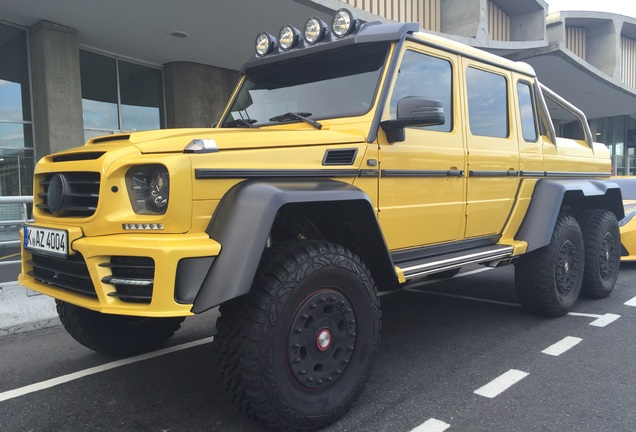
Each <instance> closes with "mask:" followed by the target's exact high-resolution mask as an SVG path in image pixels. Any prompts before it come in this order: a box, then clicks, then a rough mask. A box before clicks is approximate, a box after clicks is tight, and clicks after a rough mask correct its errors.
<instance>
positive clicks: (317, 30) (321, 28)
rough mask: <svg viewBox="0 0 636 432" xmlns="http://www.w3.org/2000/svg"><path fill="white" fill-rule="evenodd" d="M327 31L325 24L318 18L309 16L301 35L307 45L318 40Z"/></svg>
mask: <svg viewBox="0 0 636 432" xmlns="http://www.w3.org/2000/svg"><path fill="white" fill-rule="evenodd" d="M326 32H327V24H325V22H324V21H323V20H321V19H320V18H316V17H314V18H309V20H308V21H307V23H306V24H305V31H304V32H303V35H304V37H305V41H306V42H307V43H308V44H309V45H313V44H315V43H316V42H319V41H320V40H321V39H322V38H323V37H325V33H326Z"/></svg>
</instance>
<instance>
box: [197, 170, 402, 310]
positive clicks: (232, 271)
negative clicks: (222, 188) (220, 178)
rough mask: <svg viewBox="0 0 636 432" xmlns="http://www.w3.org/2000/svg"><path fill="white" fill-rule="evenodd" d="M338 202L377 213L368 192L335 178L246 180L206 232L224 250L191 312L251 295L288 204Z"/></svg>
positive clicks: (225, 200) (228, 196) (222, 205)
mask: <svg viewBox="0 0 636 432" xmlns="http://www.w3.org/2000/svg"><path fill="white" fill-rule="evenodd" d="M334 201H344V202H348V203H352V202H353V203H355V204H356V205H357V206H363V207H366V208H368V209H369V211H370V213H371V214H372V213H373V206H372V204H371V201H370V200H369V197H368V196H367V195H366V194H365V193H364V192H363V191H361V190H360V189H358V188H356V187H354V186H352V185H350V184H346V183H342V182H338V181H335V180H274V181H264V180H246V181H244V182H242V183H239V184H238V185H236V186H235V187H234V188H232V189H231V190H230V191H229V192H228V193H227V194H226V196H225V197H224V198H223V200H222V201H221V203H220V204H219V207H218V208H217V211H216V213H215V214H214V216H213V218H212V221H211V223H210V225H209V227H208V229H207V232H208V234H209V236H210V237H211V238H213V239H214V240H216V241H218V242H219V243H220V244H221V245H222V250H221V253H220V255H219V256H218V257H217V258H216V259H215V261H214V264H213V265H212V267H211V269H210V271H209V273H208V275H207V277H206V278H205V280H204V281H203V284H202V286H201V289H200V290H199V293H198V294H197V296H196V299H195V301H194V306H193V308H192V312H194V313H200V312H203V311H205V310H207V309H210V308H212V307H214V306H216V305H219V304H221V303H223V302H225V301H227V300H230V299H232V298H235V297H238V296H241V295H243V294H247V293H248V292H249V290H250V288H251V286H252V281H253V279H254V276H255V274H256V270H257V268H258V265H259V262H260V260H261V257H262V255H263V251H264V249H265V246H266V243H267V238H268V236H269V234H270V230H271V228H272V225H273V223H274V219H275V218H276V214H277V212H278V211H279V209H280V208H281V207H282V206H283V205H286V204H289V203H316V202H324V203H330V204H332V203H333V202H334ZM378 232H379V227H378ZM380 237H381V233H380ZM387 257H388V252H387ZM388 260H389V263H390V258H388Z"/></svg>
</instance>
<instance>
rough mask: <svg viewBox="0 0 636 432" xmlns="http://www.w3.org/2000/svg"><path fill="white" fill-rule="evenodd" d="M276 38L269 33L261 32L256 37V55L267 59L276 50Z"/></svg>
mask: <svg viewBox="0 0 636 432" xmlns="http://www.w3.org/2000/svg"><path fill="white" fill-rule="evenodd" d="M274 44H275V41H274V37H273V36H272V35H270V34H269V33H265V32H261V33H259V34H258V36H256V55H258V56H259V57H265V56H266V55H267V54H269V53H271V52H272V50H273V49H274Z"/></svg>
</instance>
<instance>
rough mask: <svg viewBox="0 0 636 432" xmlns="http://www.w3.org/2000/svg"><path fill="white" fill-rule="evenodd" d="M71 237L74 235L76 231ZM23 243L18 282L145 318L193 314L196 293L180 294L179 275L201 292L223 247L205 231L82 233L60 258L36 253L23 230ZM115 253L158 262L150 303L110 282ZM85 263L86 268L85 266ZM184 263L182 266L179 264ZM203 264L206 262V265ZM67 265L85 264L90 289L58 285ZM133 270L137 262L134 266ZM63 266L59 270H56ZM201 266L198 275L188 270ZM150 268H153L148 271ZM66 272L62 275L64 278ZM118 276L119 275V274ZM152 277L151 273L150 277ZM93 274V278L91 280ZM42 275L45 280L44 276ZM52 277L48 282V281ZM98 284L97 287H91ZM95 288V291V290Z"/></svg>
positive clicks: (102, 309)
mask: <svg viewBox="0 0 636 432" xmlns="http://www.w3.org/2000/svg"><path fill="white" fill-rule="evenodd" d="M71 237H73V236H72V235H71ZM20 238H21V240H22V241H21V243H22V272H21V273H20V275H19V277H18V282H19V283H20V284H21V285H23V286H25V287H27V288H29V289H32V290H34V291H37V292H40V293H42V294H46V295H48V296H51V297H54V298H56V299H59V300H62V301H65V302H68V303H71V304H74V305H77V306H80V307H83V308H86V309H91V310H94V311H98V312H102V313H108V314H117V315H131V316H145V317H177V316H190V315H193V313H192V312H191V309H192V303H191V301H192V300H194V298H193V297H194V296H193V295H192V294H191V295H190V296H189V297H191V301H189V302H188V303H186V304H184V303H183V301H181V302H179V301H177V299H176V298H175V286H176V285H177V279H178V280H179V283H180V284H181V285H184V284H185V283H186V282H189V281H191V282H192V284H193V286H192V287H189V288H188V289H187V291H188V292H189V293H193V292H196V290H198V287H197V286H196V284H198V286H199V287H200V283H201V282H202V281H203V278H204V277H205V275H206V274H207V270H206V267H207V268H208V269H209V265H211V264H212V261H213V257H216V256H218V254H219V253H220V251H221V245H220V244H219V243H218V242H216V241H214V240H212V239H210V238H209V237H208V235H207V234H205V233H195V234H143V233H140V234H136V233H135V234H118V235H110V236H100V237H79V238H77V239H75V240H73V241H72V244H71V247H70V250H69V254H70V256H69V259H67V260H60V259H52V258H50V257H46V256H42V255H39V254H36V255H37V256H36V257H35V259H34V256H33V254H32V253H31V252H30V251H28V250H25V249H24V241H23V230H20ZM113 257H117V258H116V259H119V260H121V259H122V258H123V259H124V260H129V261H131V262H135V260H138V259H143V260H146V262H152V263H153V264H154V269H153V270H154V271H151V273H150V274H151V280H152V285H150V287H149V289H150V291H149V292H150V294H151V295H149V296H148V299H147V300H145V301H139V300H136V299H132V300H131V298H130V297H127V296H126V295H121V293H118V290H119V288H118V286H116V285H115V284H110V283H106V282H104V279H105V278H106V280H107V281H108V280H109V277H113V272H114V270H113V269H114V268H115V267H118V265H117V264H115V265H113V259H112V258H113ZM35 261H38V262H39V263H36V264H35V267H37V268H38V271H40V272H41V271H42V270H41V269H42V268H46V269H47V270H45V271H46V272H48V273H49V274H50V275H51V276H50V277H48V278H46V277H45V278H43V277H42V276H41V273H40V276H38V275H36V272H34V262H35ZM193 261H196V262H198V265H194V266H193V265H183V264H184V263H191V262H193ZM83 263H85V268H84V266H83ZM180 263H182V265H181V266H180V265H179V264H180ZM201 264H203V265H201ZM65 267H73V269H75V268H79V269H80V272H79V273H81V274H79V275H78V278H79V280H82V279H84V280H85V284H84V286H85V287H86V288H82V289H81V290H78V289H76V287H74V286H71V285H69V284H67V283H59V284H57V280H58V276H59V280H62V279H63V271H65V270H63V269H64V268H65ZM129 267H131V268H132V271H133V272H134V271H135V268H134V267H135V266H134V265H130V266H129ZM58 268H59V269H60V270H59V273H57V272H56V269H58ZM179 268H180V269H181V270H180V271H181V274H180V275H179V277H178V278H177V270H178V269H179ZM192 269H196V270H197V271H196V272H195V273H197V274H192V273H189V274H187V275H186V274H184V272H192ZM146 271H150V270H146ZM60 275H61V276H60ZM115 276H117V275H116V274H115ZM144 277H145V278H146V279H147V278H148V276H147V275H145V276H144ZM89 278H90V281H89ZM38 279H39V280H38ZM43 279H44V280H48V281H47V282H43V281H42V280H43ZM90 285H92V287H91V286H90ZM93 290H94V291H93Z"/></svg>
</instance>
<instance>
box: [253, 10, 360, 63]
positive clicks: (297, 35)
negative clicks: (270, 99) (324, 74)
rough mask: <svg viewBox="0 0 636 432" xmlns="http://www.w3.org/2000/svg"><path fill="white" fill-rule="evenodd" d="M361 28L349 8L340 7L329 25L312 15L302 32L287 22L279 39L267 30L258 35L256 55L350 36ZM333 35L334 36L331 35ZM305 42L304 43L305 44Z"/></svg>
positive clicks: (279, 33)
mask: <svg viewBox="0 0 636 432" xmlns="http://www.w3.org/2000/svg"><path fill="white" fill-rule="evenodd" d="M359 28H360V21H358V20H357V19H356V17H355V16H354V15H353V14H352V13H351V12H350V11H349V10H348V9H344V8H343V9H338V10H337V11H336V13H335V15H334V17H333V19H332V21H331V26H328V25H327V23H325V22H324V21H323V20H321V19H320V18H317V17H311V18H309V19H308V20H307V22H306V23H305V26H304V27H303V31H302V34H301V32H300V31H299V30H298V29H297V28H296V27H294V26H292V25H290V24H286V25H284V26H283V27H281V29H280V31H279V32H278V39H275V38H274V37H273V36H272V35H270V34H269V33H266V32H261V33H259V34H258V36H257V37H256V56H257V57H265V56H267V55H269V54H271V53H273V52H274V51H277V48H279V49H280V50H282V51H289V50H291V49H293V48H296V47H299V46H308V45H315V44H317V43H319V42H321V41H325V40H334V37H335V38H336V39H340V38H343V37H345V36H348V35H350V34H352V33H354V32H356V31H358V29H359ZM330 35H333V36H334V37H329V36H330ZM303 42H304V44H303Z"/></svg>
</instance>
